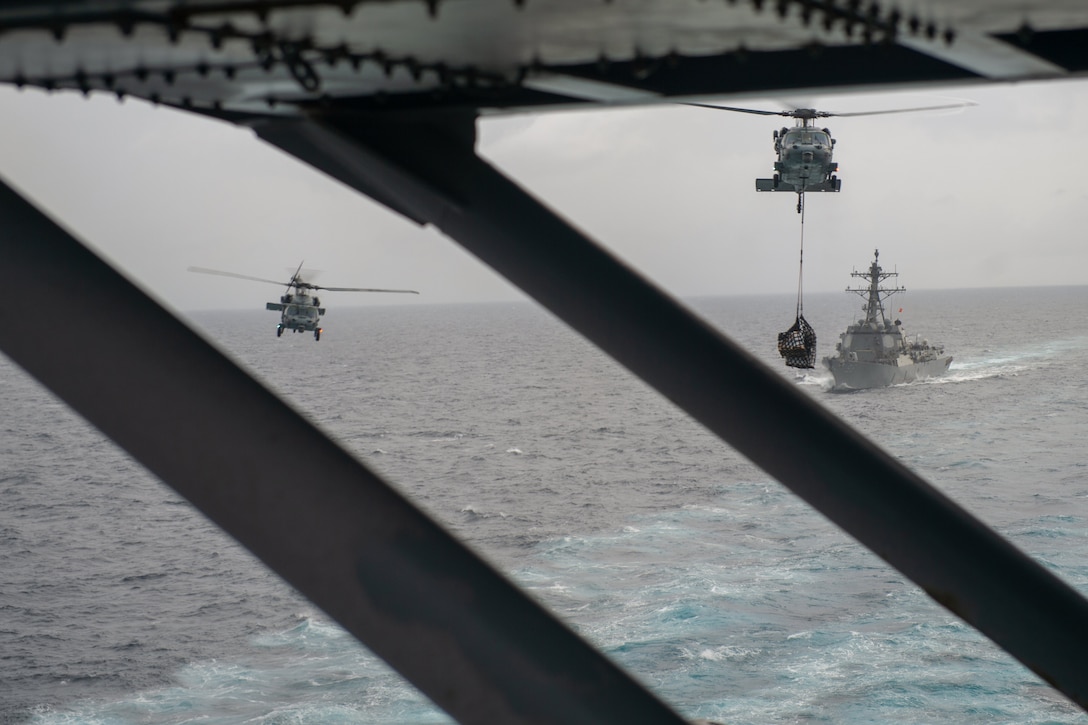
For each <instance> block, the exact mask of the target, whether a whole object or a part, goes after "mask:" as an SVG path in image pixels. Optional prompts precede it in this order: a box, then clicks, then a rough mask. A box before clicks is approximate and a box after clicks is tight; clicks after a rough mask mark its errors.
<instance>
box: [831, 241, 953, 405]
mask: <svg viewBox="0 0 1088 725" xmlns="http://www.w3.org/2000/svg"><path fill="white" fill-rule="evenodd" d="M879 262H880V250H879V249H878V250H876V251H875V252H874V257H873V263H872V264H871V265H870V266H869V270H868V271H867V272H851V273H850V276H851V277H859V278H861V279H864V280H867V281H868V286H866V287H860V288H856V289H855V288H851V287H847V288H846V291H847V292H853V293H854V294H857V295H860V296H861V297H862V298H863V299H865V304H864V305H862V308H861V309H862V311H864V312H865V318H864V319H861V320H858V321H857V323H856V324H853V325H850V326H849V327H847V328H846V332H844V333H842V334H841V335H840V336H839V342H838V344H836V345H835V355H834V356H833V357H825V358H824V360H823V362H824V365H826V366H827V367H828V369H830V370H831V374H832V375H833V376H834V377H835V387H836V388H853V389H860V388H882V387H885V386H888V385H897V384H899V383H909V382H912V381H914V380H918V379H920V378H929V377H934V376H937V375H943V374H944V373H945V372H947V371H948V366H949V365H951V364H952V356H951V355H945V354H944V348H943V347H942V346H940V345H930V344H929V341H928V340H920V339H918V337H917V336H915V337H914V338H913V339H910V338H908V337H907V336H906V335H905V334H904V333H903V323H902V322H901V321H900V320H898V319H897V320H895V321H894V322H888V318H887V317H886V316H885V314H884V301H885V300H886V299H888V298H889V297H891V296H892V295H893V294H896V293H898V292H906V289H904V288H903V287H898V286H894V287H884V286H881V283H882V282H884V281H885V280H886V279H888V278H892V277H898V276H899V274H898V273H897V272H885V271H884V270H883V269H881V267H880V264H879Z"/></svg>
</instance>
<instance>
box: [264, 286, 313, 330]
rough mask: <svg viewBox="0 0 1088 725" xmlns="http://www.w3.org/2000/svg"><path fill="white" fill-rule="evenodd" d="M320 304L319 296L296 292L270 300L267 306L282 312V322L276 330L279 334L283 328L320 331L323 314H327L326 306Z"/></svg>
mask: <svg viewBox="0 0 1088 725" xmlns="http://www.w3.org/2000/svg"><path fill="white" fill-rule="evenodd" d="M320 304H321V301H320V300H319V299H318V298H317V297H315V296H312V295H307V294H303V293H299V292H296V293H292V294H285V295H282V296H281V297H280V301H279V302H268V303H267V304H265V308H266V309H269V310H276V311H278V312H279V313H280V324H279V328H278V329H277V330H276V334H277V335H279V334H282V332H283V330H292V331H294V332H319V331H320V330H321V316H322V315H324V314H325V308H324V307H321V306H320Z"/></svg>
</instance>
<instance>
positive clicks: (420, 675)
mask: <svg viewBox="0 0 1088 725" xmlns="http://www.w3.org/2000/svg"><path fill="white" fill-rule="evenodd" d="M0 259H2V260H3V263H4V294H5V298H6V299H7V300H9V301H11V300H33V303H32V304H31V303H27V304H22V303H20V304H4V305H0V349H2V350H3V352H4V353H6V354H7V355H8V356H9V357H11V358H12V359H13V360H14V361H15V362H17V363H18V364H19V365H21V366H22V367H23V368H24V369H26V370H27V371H28V372H30V373H31V374H32V375H33V376H34V377H36V378H37V379H38V380H39V381H41V382H42V383H43V384H45V385H46V387H48V388H50V389H51V390H52V391H53V392H54V393H55V394H57V395H58V396H59V397H60V398H62V399H63V400H64V401H65V402H67V403H68V404H69V405H70V406H71V407H72V408H73V409H75V410H76V411H77V412H79V413H80V414H81V415H83V416H84V417H85V418H86V419H87V420H89V421H90V422H91V423H93V424H94V425H95V426H97V427H98V428H99V429H100V430H102V432H104V433H105V434H106V435H108V436H109V437H110V438H112V439H113V440H114V441H115V442H117V443H118V444H119V445H120V446H121V447H122V448H124V449H125V450H126V451H128V452H129V453H130V454H131V455H132V456H133V457H134V458H135V459H136V460H138V461H140V462H141V463H142V464H143V465H145V466H146V467H147V468H148V469H150V470H151V471H152V472H153V473H154V474H155V475H157V476H158V477H159V478H161V479H162V480H163V481H165V482H166V483H167V484H169V485H170V486H172V487H173V488H174V489H176V490H177V491H178V492H179V493H180V494H181V495H182V496H184V497H185V498H187V499H188V500H189V501H191V502H192V503H193V504H194V505H195V506H196V507H197V508H198V509H200V510H201V511H202V512H204V514H206V515H207V516H208V517H209V518H211V519H212V520H213V521H214V522H215V523H217V524H218V525H219V526H221V527H222V528H223V529H225V530H226V531H227V532H228V533H229V534H230V535H232V536H234V537H235V538H236V539H237V540H238V541H240V542H241V543H242V544H243V545H245V546H246V547H248V548H249V549H250V550H251V551H252V552H253V553H254V554H256V555H257V556H258V557H260V558H261V559H262V560H263V561H264V562H265V563H266V564H268V566H270V567H271V568H272V569H273V570H274V571H276V572H277V573H279V574H280V576H282V577H283V578H284V579H285V580H286V581H287V582H289V583H290V584H291V585H293V586H294V587H295V588H297V589H298V590H299V591H300V592H302V593H303V594H304V595H305V596H307V597H309V598H310V600H311V601H313V602H314V603H315V604H316V605H317V606H319V607H321V608H322V609H324V610H325V611H326V612H327V613H329V614H330V615H331V616H332V617H334V618H335V619H336V620H337V621H338V622H339V623H340V624H342V625H343V626H344V627H345V628H346V629H347V630H348V631H350V632H352V633H353V634H354V635H355V636H356V637H358V638H359V639H360V640H361V641H362V642H363V643H364V644H366V645H367V646H369V647H370V648H371V649H372V650H373V651H374V652H375V653H377V654H378V655H379V656H381V657H382V658H383V659H385V660H386V661H387V662H388V663H390V664H391V665H392V666H393V667H394V668H396V669H397V670H398V671H400V672H401V673H402V674H403V675H404V676H405V677H406V678H407V679H408V680H410V681H411V682H413V683H414V684H415V685H416V686H417V687H419V688H420V690H422V691H423V692H424V693H425V694H426V695H428V696H429V697H430V698H431V699H432V700H434V701H435V702H436V703H437V704H438V705H439V706H441V707H443V708H444V709H445V710H446V711H447V712H449V713H450V714H451V715H452V716H453V717H454V718H456V719H457V720H459V721H460V722H462V723H478V724H480V725H494V724H495V723H537V724H541V725H545V724H547V725H570V724H571V723H581V724H584V725H596V724H598V723H616V724H617V725H619V723H631V722H646V723H651V722H652V723H662V724H664V723H673V724H678V723H682V722H683V721H682V720H681V719H680V718H679V717H678V716H677V715H676V714H675V713H673V712H672V711H671V710H669V709H668V708H667V707H666V706H665V705H664V704H662V703H661V702H660V701H659V700H658V699H656V698H655V697H654V696H653V695H652V694H650V693H649V692H647V691H646V690H645V689H643V688H642V687H640V686H639V685H638V684H637V683H635V682H634V681H633V680H631V679H630V677H628V676H627V675H626V674H625V673H623V672H622V671H620V670H619V669H618V668H616V667H615V665H613V664H611V663H610V662H609V661H607V660H606V659H605V658H604V657H603V656H601V655H600V654H599V653H598V652H596V651H595V650H594V649H593V648H592V647H590V646H589V645H588V644H586V643H585V642H583V641H582V640H580V639H579V638H578V637H576V636H575V635H574V634H573V633H572V632H571V631H570V630H568V629H567V628H566V627H565V626H563V625H562V624H561V623H559V622H558V621H557V620H556V619H555V618H554V617H552V616H551V615H550V614H548V613H547V612H546V611H544V610H543V609H542V608H541V607H540V606H539V605H537V604H536V603H535V602H533V601H532V600H530V599H529V598H528V597H527V596H525V595H524V594H523V593H521V592H520V591H519V590H518V589H517V588H516V587H514V586H513V585H511V584H510V583H508V582H507V581H506V580H505V579H504V578H503V577H502V576H500V575H499V574H497V573H496V572H495V571H494V570H492V569H491V568H490V567H489V566H487V565H486V564H485V563H484V562H482V561H481V560H480V559H479V558H477V557H476V556H475V555H474V554H472V553H471V552H470V551H468V550H467V549H466V548H465V547H464V546H463V545H462V544H460V543H459V542H458V541H457V540H456V539H454V538H453V537H452V536H450V535H449V534H447V533H446V532H445V531H444V530H442V529H441V528H440V527H438V526H437V525H436V524H435V523H433V522H432V521H431V520H430V519H428V518H427V517H426V516H424V515H423V514H422V513H420V512H419V511H418V510H417V509H415V508H414V507H413V506H412V505H411V504H410V503H408V502H407V501H406V500H405V499H404V498H402V497H401V496H400V495H399V494H397V493H396V492H395V491H393V490H392V489H391V488H390V487H389V486H388V485H386V484H385V483H384V482H383V481H381V480H380V479H379V478H378V477H377V476H375V475H374V474H373V473H371V472H370V471H369V470H367V469H366V468H365V467H364V466H363V465H362V464H361V463H359V462H358V461H356V460H355V459H353V458H352V457H351V456H350V455H349V454H347V453H346V452H345V451H344V450H343V449H341V448H340V447H339V446H337V445H336V444H335V443H333V442H332V441H331V440H329V438H327V437H326V436H325V435H324V434H323V433H321V432H320V431H319V430H317V429H316V428H315V427H314V426H313V425H311V424H310V423H309V422H307V421H306V420H305V419H304V418H303V417H302V416H300V415H299V414H298V413H296V412H295V411H293V410H292V409H291V408H290V407H288V406H287V405H286V404H285V403H283V402H282V401H281V400H279V399H278V398H277V397H276V396H275V395H273V394H272V393H270V392H269V391H267V390H266V389H264V388H263V387H261V385H260V384H258V383H257V382H256V381H254V380H253V379H252V378H251V377H250V376H249V375H247V374H246V373H245V372H244V371H242V370H241V369H240V368H238V367H237V366H236V365H235V364H234V363H233V362H231V361H230V360H228V359H227V358H226V357H225V356H223V355H222V354H221V353H219V352H217V351H216V350H215V349H214V348H213V347H212V346H210V345H209V344H208V343H207V342H205V341H204V340H203V339H201V338H200V337H199V336H198V335H197V334H196V333H194V332H193V331H191V330H190V329H189V328H187V327H186V326H185V325H184V324H182V323H181V322H180V321H178V320H177V319H176V318H174V317H173V316H172V315H171V314H170V313H168V312H167V311H165V310H164V309H163V308H161V307H160V306H159V305H158V304H156V303H155V302H154V301H153V300H151V299H150V298H149V297H147V295H145V294H144V293H143V292H141V291H140V290H138V289H137V288H136V287H134V286H133V285H132V284H130V283H129V282H127V281H126V280H125V279H124V278H123V277H122V276H121V275H119V274H118V273H117V272H116V271H114V270H113V269H111V268H110V267H109V266H108V265H106V264H105V263H104V262H102V261H101V260H100V259H98V258H97V257H96V256H94V255H93V254H92V253H91V252H89V251H88V250H87V249H86V248H85V247H83V246H82V245H81V244H80V243H79V242H78V241H76V240H75V239H74V238H73V237H72V236H70V235H69V234H68V233H67V232H66V231H64V230H63V229H61V228H60V227H58V226H57V225H55V224H54V223H53V222H51V221H50V220H49V219H48V218H47V217H45V216H44V215H43V214H41V213H40V212H39V211H38V210H37V209H35V208H34V207H33V206H32V205H30V204H29V203H27V202H26V201H25V200H23V199H22V198H21V197H20V196H19V195H18V194H17V193H15V192H14V191H12V190H11V189H10V188H9V187H7V186H5V185H3V184H2V183H0ZM269 344H275V343H274V340H272V339H271V338H270V341H269Z"/></svg>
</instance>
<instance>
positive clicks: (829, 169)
mask: <svg viewBox="0 0 1088 725" xmlns="http://www.w3.org/2000/svg"><path fill="white" fill-rule="evenodd" d="M687 105H689V106H699V107H700V108H712V109H715V110H718V111H735V112H737V113H754V114H756V115H760V116H788V117H790V118H794V119H796V121H797V124H796V125H795V126H794V127H793V128H787V127H785V126H783V127H782V128H781V129H779V130H776V131H774V132H773V134H772V137H773V138H774V151H775V153H776V154H777V155H778V159H777V160H776V161H775V162H774V175H773V176H772V177H771V178H769V179H756V191H792V192H795V193H796V194H797V211H798V213H800V211H801V209H802V208H803V206H804V194H805V192H806V191H839V190H841V189H842V180H841V179H840V178H839V177H838V176H837V174H836V172H837V171H838V170H839V164H838V162H837V161H834V160H833V159H832V156H833V154H834V151H835V139H834V138H832V137H831V131H830V130H829V129H827V128H816V126H815V121H816V119H817V118H830V117H831V116H840V117H846V116H877V115H882V114H887V113H910V112H913V111H937V110H941V109H950V108H963V107H965V106H970V105H974V104H973V103H970V102H963V103H954V104H947V105H942V106H921V107H918V108H896V109H891V110H886V111H857V112H854V113H830V112H828V111H817V110H816V109H815V108H795V109H793V110H791V111H765V110H760V109H756V108H737V107H735V106H713V105H710V104H707V103H688V104H687Z"/></svg>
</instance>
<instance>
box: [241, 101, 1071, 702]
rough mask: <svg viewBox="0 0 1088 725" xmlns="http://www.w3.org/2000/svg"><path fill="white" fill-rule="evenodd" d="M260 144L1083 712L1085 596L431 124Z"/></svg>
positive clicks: (310, 130) (336, 125)
mask: <svg viewBox="0 0 1088 725" xmlns="http://www.w3.org/2000/svg"><path fill="white" fill-rule="evenodd" d="M448 121H449V119H446V121H445V122H448ZM256 130H257V132H258V134H260V135H261V136H262V137H263V138H265V139H266V140H268V141H270V142H271V143H274V144H276V145H278V146H280V147H281V148H283V149H284V150H286V151H288V152H289V153H292V154H294V155H296V156H298V157H299V158H301V159H303V160H304V161H307V162H308V163H310V164H312V165H313V166H315V167H317V168H319V169H322V170H324V171H325V172H326V173H329V174H330V175H332V176H333V177H335V178H338V179H340V180H341V181H343V182H345V183H348V184H350V185H352V186H354V187H356V188H358V189H363V190H365V189H367V188H372V187H373V186H375V185H380V186H381V188H382V191H383V194H384V195H385V197H386V198H393V199H396V202H397V206H398V207H399V208H402V209H407V210H408V213H409V215H410V216H411V217H412V218H415V219H418V220H422V221H427V222H430V223H433V224H434V225H435V226H436V227H438V228H439V229H441V230H442V231H443V232H444V233H445V234H447V235H448V236H450V237H451V238H452V239H454V240H455V241H456V242H458V243H459V244H461V245H462V246H463V247H465V248H466V249H467V250H469V251H470V252H472V253H473V254H475V255H476V256H477V257H478V258H480V259H481V260H483V261H484V262H485V263H487V264H488V265H490V266H491V267H492V268H494V269H495V270H497V271H498V272H499V273H500V274H502V275H503V276H505V277H506V278H507V279H509V280H510V281H511V282H513V283H514V284H516V285H518V286H519V287H521V289H523V290H524V291H525V292H527V293H528V294H530V295H531V296H533V297H534V298H536V299H537V300H538V301H539V302H540V303H541V304H543V305H544V306H545V307H547V308H548V309H549V310H551V311H552V312H553V313H555V314H556V315H557V316H559V317H560V318H561V319H563V320H564V321H566V322H567V323H568V324H569V325H571V326H572V327H573V328H575V329H576V330H578V331H579V332H581V333H582V334H583V335H585V336H586V337H587V338H589V339H590V340H591V341H593V342H594V343H596V344H597V345H598V346H599V347H600V348H601V349H603V350H604V351H605V352H607V353H608V354H610V355H611V356H612V357H614V358H615V359H616V360H618V361H619V362H620V363H622V364H623V365H625V366H626V367H628V368H629V369H630V370H631V371H633V372H634V373H635V374H637V375H639V376H640V377H641V378H642V379H643V380H645V381H646V382H647V383H649V384H650V385H652V386H653V387H655V388H656V389H657V390H658V391H660V392H661V393H663V394H664V395H665V396H666V397H668V398H669V399H670V400H672V401H673V402H674V403H676V404H677V405H678V406H679V407H680V408H682V409H683V410H685V411H687V412H688V413H689V414H690V415H692V416H693V417H694V418H695V419H697V420H699V421H700V422H702V423H703V424H704V425H705V426H706V427H707V428H709V429H710V430H711V431H713V432H714V433H716V434H717V435H718V436H719V437H721V438H722V439H723V440H725V441H726V442H728V443H730V444H731V445H733V446H734V447H735V448H736V449H737V450H738V451H740V452H741V453H742V454H744V455H745V456H747V457H748V458H749V459H751V460H752V461H753V462H755V463H756V464H758V465H759V466H760V467H762V468H763V469H764V470H765V471H767V472H768V473H769V474H771V475H772V476H774V477H775V478H777V479H778V480H779V481H781V482H782V483H783V484H785V485H786V486H788V487H789V488H790V489H791V490H792V491H794V492H795V493H796V494H798V495H799V496H801V497H802V498H803V499H804V500H806V501H807V502H809V503H810V504H811V505H812V506H813V507H815V508H816V509H817V510H818V511H820V512H821V513H823V514H824V515H825V516H827V517H828V518H829V519H831V520H832V521H833V522H834V523H836V524H837V525H838V526H840V527H841V528H842V529H844V530H845V531H847V532H848V533H850V534H851V535H852V536H854V537H855V538H856V539H858V540H859V541H860V542H861V543H862V544H864V545H865V546H867V547H868V548H869V549H871V550H872V551H873V552H875V553H876V554H877V555H879V556H880V557H882V558H883V559H885V560H886V561H887V562H888V563H890V564H891V565H892V566H894V567H895V568H897V569H898V570H899V571H901V572H902V573H903V574H905V575H906V576H907V577H908V578H910V579H911V580H913V581H914V582H915V583H917V584H918V585H919V586H920V587H922V588H923V589H924V590H925V591H926V592H927V593H928V594H929V595H930V596H931V597H933V598H934V599H935V600H936V601H938V602H939V603H941V604H942V605H944V606H945V607H947V608H948V609H949V610H951V611H952V612H954V613H955V614H957V615H959V616H960V617H961V618H962V619H964V620H965V621H966V622H968V623H970V624H971V625H973V626H974V627H976V628H977V629H979V630H980V631H981V632H983V633H984V634H985V635H986V636H988V637H990V638H991V639H992V640H993V641H994V642H996V643H997V644H998V645H1000V646H1001V647H1003V648H1004V649H1005V650H1006V651H1008V652H1009V653H1010V654H1012V655H1013V656H1014V657H1016V658H1017V659H1019V660H1020V661H1021V662H1022V663H1024V664H1025V665H1027V666H1028V667H1029V668H1031V669H1032V670H1033V671H1034V672H1035V673H1036V674H1038V675H1039V676H1040V677H1042V678H1043V679H1044V680H1046V681H1047V682H1049V683H1051V684H1052V685H1054V686H1055V687H1056V688H1058V689H1059V690H1061V691H1062V692H1063V693H1065V694H1066V695H1067V696H1068V697H1070V698H1071V699H1072V700H1073V701H1075V702H1076V703H1078V704H1079V705H1080V706H1081V707H1086V706H1088V668H1086V667H1084V661H1083V660H1084V652H1086V651H1088V602H1086V600H1085V599H1084V598H1083V597H1081V596H1080V595H1079V594H1078V593H1077V592H1075V591H1074V590H1073V589H1071V588H1070V587H1069V586H1067V585H1065V584H1064V583H1063V582H1061V581H1060V580H1059V579H1057V578H1056V577H1055V576H1054V575H1052V574H1051V573H1050V572H1048V571H1047V570H1045V569H1044V568H1043V567H1042V566H1040V565H1039V564H1037V563H1036V562H1034V561H1033V560H1031V559H1030V558H1029V557H1027V556H1025V555H1024V554H1023V553H1022V552H1020V551H1019V550H1018V549H1016V548H1015V547H1013V546H1012V545H1011V544H1010V543H1009V542H1007V541H1006V540H1004V539H1003V538H1001V537H1000V536H998V535H997V534H996V533H995V532H994V531H992V530H991V529H990V528H988V527H987V526H985V525H984V524H982V523H981V522H979V521H978V520H977V519H975V518H974V517H973V516H971V515H970V514H969V513H968V512H966V511H964V510H963V509H962V508H960V507H959V506H958V505H956V504H955V503H954V502H952V501H951V500H950V499H948V498H947V497H945V496H944V495H943V494H941V493H940V492H939V491H937V490H936V489H935V488H933V487H932V486H930V485H929V484H928V483H926V482H925V481H924V480H922V479H921V478H920V477H919V476H917V475H916V474H914V473H913V472H911V471H910V470H908V469H907V468H906V467H905V466H903V465H902V464H900V463H899V462H898V461H896V460H895V459H893V458H892V457H891V456H889V455H888V454H887V453H885V452H884V451H882V450H880V449H879V448H878V447H877V446H876V445H874V444H873V443H872V442H870V441H869V440H867V439H866V438H865V437H864V436H862V435H860V434H859V433H857V432H856V431H854V430H853V429H852V428H850V427H849V426H848V425H846V424H845V423H844V422H842V421H841V420H839V419H838V418H836V417H835V416H834V415H832V414H831V413H829V412H828V411H826V410H825V409H824V408H822V407H821V406H820V405H818V404H817V403H815V402H814V401H812V400H811V399H809V398H808V397H807V396H806V395H804V394H803V393H802V392H800V391H798V390H797V389H796V388H795V387H794V386H792V385H790V384H789V383H787V382H786V381H785V380H783V379H782V378H781V377H780V376H778V375H776V374H775V373H774V372H773V371H770V370H768V369H767V368H766V367H765V366H763V365H762V364H761V363H759V362H758V361H757V360H755V359H754V358H753V357H752V356H750V355H749V354H747V353H746V352H745V351H744V350H742V349H740V348H739V347H738V346H737V345H735V344H733V343H732V342H731V341H729V340H728V339H726V338H725V337H724V336H723V335H721V334H720V333H718V332H717V331H716V330H714V329H713V328H711V327H710V326H709V325H707V324H706V323H705V322H703V321H701V320H699V319H698V318H697V317H695V316H694V315H692V314H691V313H690V312H688V311H686V310H685V309H684V308H683V307H682V306H680V305H679V304H678V303H676V302H675V301H673V300H672V299H670V298H669V297H668V296H666V295H665V294H663V293H662V292H660V291H659V290H657V289H656V288H655V287H654V286H652V285H651V284H649V283H648V282H647V281H646V280H644V279H642V278H641V277H640V276H639V275H637V274H635V273H634V272H632V271H631V270H630V269H628V268H627V267H626V266H625V265H623V264H622V263H620V262H619V261H618V260H616V259H615V258H613V257H612V256H611V255H609V254H608V253H607V252H606V251H604V250H603V249H601V248H600V247H599V246H597V245H596V244H594V243H593V242H592V241H591V240H590V239H588V238H587V237H586V236H585V235H583V234H581V233H580V232H579V231H578V230H576V229H574V228H573V227H572V226H571V225H569V224H567V223H566V222H564V221H563V220H562V219H560V218H559V217H557V216H556V215H555V214H554V213H553V212H551V211H549V210H548V209H547V208H545V207H544V206H543V205H541V204H540V203H539V202H537V201H536V200H534V199H533V198H532V197H531V196H530V195H528V194H526V193H525V192H524V191H522V190H521V189H519V188H518V187H517V186H516V185H515V184H514V183H513V182H511V181H510V180H509V179H507V178H505V177H504V176H503V175H502V174H500V173H499V172H497V171H496V170H495V169H493V168H492V167H490V166H489V165H488V164H487V163H485V162H484V161H482V160H481V159H480V158H479V157H477V156H476V155H475V153H474V152H473V150H472V149H471V147H470V146H469V145H468V144H464V143H457V142H451V141H450V140H449V139H450V138H451V137H449V136H444V135H442V134H439V133H435V129H433V128H431V127H429V126H428V124H427V123H426V121H425V119H420V120H416V121H413V120H412V119H401V120H400V121H399V122H398V123H396V124H385V123H382V122H381V119H377V118H374V117H366V116H351V115H347V114H344V115H335V114H334V113H330V114H329V115H327V116H326V117H325V118H324V120H321V121H304V122H295V121H278V122H277V121H272V122H269V123H267V124H264V125H258V126H256ZM463 136H464V134H462V137H463ZM602 191H604V190H602Z"/></svg>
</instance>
